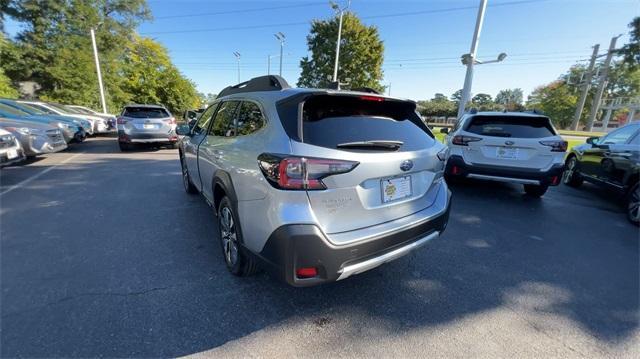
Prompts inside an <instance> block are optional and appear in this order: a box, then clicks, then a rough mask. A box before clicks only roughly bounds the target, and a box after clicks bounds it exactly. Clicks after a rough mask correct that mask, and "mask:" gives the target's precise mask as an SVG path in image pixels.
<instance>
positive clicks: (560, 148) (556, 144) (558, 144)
mask: <svg viewBox="0 0 640 359" xmlns="http://www.w3.org/2000/svg"><path fill="white" fill-rule="evenodd" d="M540 144H541V145H543V146H549V147H551V152H565V151H566V150H567V146H568V143H567V141H540Z"/></svg>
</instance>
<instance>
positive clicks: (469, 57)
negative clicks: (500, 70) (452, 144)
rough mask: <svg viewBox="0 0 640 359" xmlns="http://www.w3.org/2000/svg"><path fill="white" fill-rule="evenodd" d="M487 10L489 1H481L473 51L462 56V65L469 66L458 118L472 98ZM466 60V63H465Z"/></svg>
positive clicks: (474, 33)
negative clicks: (481, 32) (479, 42)
mask: <svg viewBox="0 0 640 359" xmlns="http://www.w3.org/2000/svg"><path fill="white" fill-rule="evenodd" d="M486 9H487V0H480V7H479V8H478V17H477V18H476V28H475V31H474V32H473V39H472V40H471V50H470V51H469V53H468V54H466V55H463V56H462V63H463V64H465V65H467V74H466V75H465V76H464V87H463V88H462V96H461V98H460V104H459V105H458V118H460V116H462V114H463V113H464V106H465V105H466V104H467V102H468V101H469V97H471V83H472V82H473V65H475V64H476V62H475V59H476V52H477V50H478V40H479V39H480V30H482V22H483V21H484V12H485V10H486ZM465 60H466V61H465Z"/></svg>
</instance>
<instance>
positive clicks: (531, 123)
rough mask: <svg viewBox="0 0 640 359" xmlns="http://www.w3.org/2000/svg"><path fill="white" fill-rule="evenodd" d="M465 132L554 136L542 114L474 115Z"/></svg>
mask: <svg viewBox="0 0 640 359" xmlns="http://www.w3.org/2000/svg"><path fill="white" fill-rule="evenodd" d="M466 131H467V132H471V133H475V134H478V135H482V136H491V137H513V138H541V137H549V136H555V135H556V132H555V130H554V129H553V127H552V126H551V121H550V120H549V118H548V117H544V116H508V115H505V116H493V115H492V116H483V115H479V116H474V117H473V118H472V119H471V121H470V123H469V125H468V126H467V128H466Z"/></svg>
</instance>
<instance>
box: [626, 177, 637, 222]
mask: <svg viewBox="0 0 640 359" xmlns="http://www.w3.org/2000/svg"><path fill="white" fill-rule="evenodd" d="M627 211H628V213H629V219H630V220H631V221H632V222H635V223H638V222H640V186H638V185H636V186H635V188H634V189H633V190H632V191H631V193H630V196H629V205H628V207H627Z"/></svg>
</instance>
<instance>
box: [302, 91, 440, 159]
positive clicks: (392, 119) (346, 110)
mask: <svg viewBox="0 0 640 359" xmlns="http://www.w3.org/2000/svg"><path fill="white" fill-rule="evenodd" d="M302 116H303V118H302V119H303V128H302V133H303V142H304V143H309V144H312V145H316V146H322V147H326V148H332V149H340V150H346V151H366V152H371V151H380V152H388V151H415V150H419V149H424V148H426V147H429V146H431V145H432V144H433V141H434V140H433V135H432V134H431V132H430V131H429V129H428V128H427V126H426V125H424V123H423V122H422V120H421V119H420V117H419V116H418V115H417V114H416V112H415V104H414V103H412V102H408V101H398V100H389V99H384V98H382V97H375V96H336V95H318V96H313V97H311V98H309V99H308V100H307V101H306V102H305V103H304V107H303V114H302Z"/></svg>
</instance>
